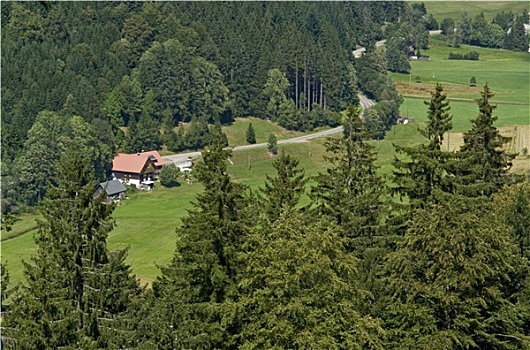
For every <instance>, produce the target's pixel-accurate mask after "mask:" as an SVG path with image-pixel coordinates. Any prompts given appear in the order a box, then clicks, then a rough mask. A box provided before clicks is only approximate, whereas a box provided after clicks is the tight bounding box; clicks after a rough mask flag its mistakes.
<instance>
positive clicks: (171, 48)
mask: <svg viewBox="0 0 530 350" xmlns="http://www.w3.org/2000/svg"><path fill="white" fill-rule="evenodd" d="M139 77H140V80H141V83H142V86H143V87H144V89H150V90H152V91H153V92H154V94H155V96H156V102H157V108H158V110H160V111H165V110H167V111H169V114H170V116H171V117H172V118H173V120H175V121H177V122H178V121H190V120H191V119H192V117H200V116H202V115H205V116H208V117H211V118H213V117H218V116H219V115H220V114H221V112H222V111H223V110H224V104H225V100H226V98H227V93H228V91H227V89H226V87H225V86H224V84H223V81H222V75H221V74H220V72H219V70H218V68H217V66H216V65H215V64H213V63H211V62H208V61H207V60H205V59H203V58H202V57H199V56H198V54H197V53H196V50H195V49H194V48H193V47H187V46H185V45H183V44H182V43H181V42H179V41H178V40H176V39H171V40H168V41H166V42H163V43H158V42H155V43H153V45H152V46H151V48H150V49H149V50H147V51H146V52H145V53H144V54H143V55H142V58H141V60H140V75H139Z"/></svg>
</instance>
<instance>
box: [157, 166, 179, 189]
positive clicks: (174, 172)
mask: <svg viewBox="0 0 530 350" xmlns="http://www.w3.org/2000/svg"><path fill="white" fill-rule="evenodd" d="M179 174H180V170H179V168H177V166H176V165H175V164H174V163H169V164H166V165H164V167H163V168H162V171H161V172H160V184H161V185H162V186H164V187H175V186H180V183H179V181H178V178H179Z"/></svg>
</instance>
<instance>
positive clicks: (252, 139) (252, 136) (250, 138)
mask: <svg viewBox="0 0 530 350" xmlns="http://www.w3.org/2000/svg"><path fill="white" fill-rule="evenodd" d="M246 137H247V143H249V144H251V145H253V144H255V143H256V132H255V131H254V128H253V127H252V123H250V124H249V125H248V129H247V133H246Z"/></svg>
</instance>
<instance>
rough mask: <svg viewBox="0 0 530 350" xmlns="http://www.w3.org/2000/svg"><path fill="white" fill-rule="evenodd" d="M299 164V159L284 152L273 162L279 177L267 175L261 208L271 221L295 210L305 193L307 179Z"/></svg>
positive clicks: (262, 191) (262, 190)
mask: <svg viewBox="0 0 530 350" xmlns="http://www.w3.org/2000/svg"><path fill="white" fill-rule="evenodd" d="M298 163H299V162H298V159H296V158H294V157H292V156H290V155H289V154H285V153H283V152H282V153H281V154H280V156H279V157H278V158H277V159H275V160H274V161H273V162H272V165H273V167H274V169H275V170H276V171H277V176H276V177H274V178H273V177H271V176H269V175H266V179H267V181H266V182H265V187H264V188H262V189H261V193H262V198H261V208H262V209H263V210H264V211H265V212H266V214H267V217H268V218H269V219H270V220H271V221H274V220H276V219H278V217H279V216H280V214H281V213H283V212H286V211H290V210H292V209H294V208H295V207H296V205H298V201H299V200H300V196H301V195H302V194H303V193H304V191H305V185H306V183H307V179H306V178H305V177H304V170H303V169H299V168H298Z"/></svg>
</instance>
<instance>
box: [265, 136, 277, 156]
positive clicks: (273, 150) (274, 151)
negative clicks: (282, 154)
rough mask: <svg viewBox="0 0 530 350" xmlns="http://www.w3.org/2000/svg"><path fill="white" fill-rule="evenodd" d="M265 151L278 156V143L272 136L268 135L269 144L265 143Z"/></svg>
mask: <svg viewBox="0 0 530 350" xmlns="http://www.w3.org/2000/svg"><path fill="white" fill-rule="evenodd" d="M267 149H268V150H269V152H270V153H271V154H278V141H277V140H276V136H275V135H274V134H270V136H269V142H268V143H267Z"/></svg>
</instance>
